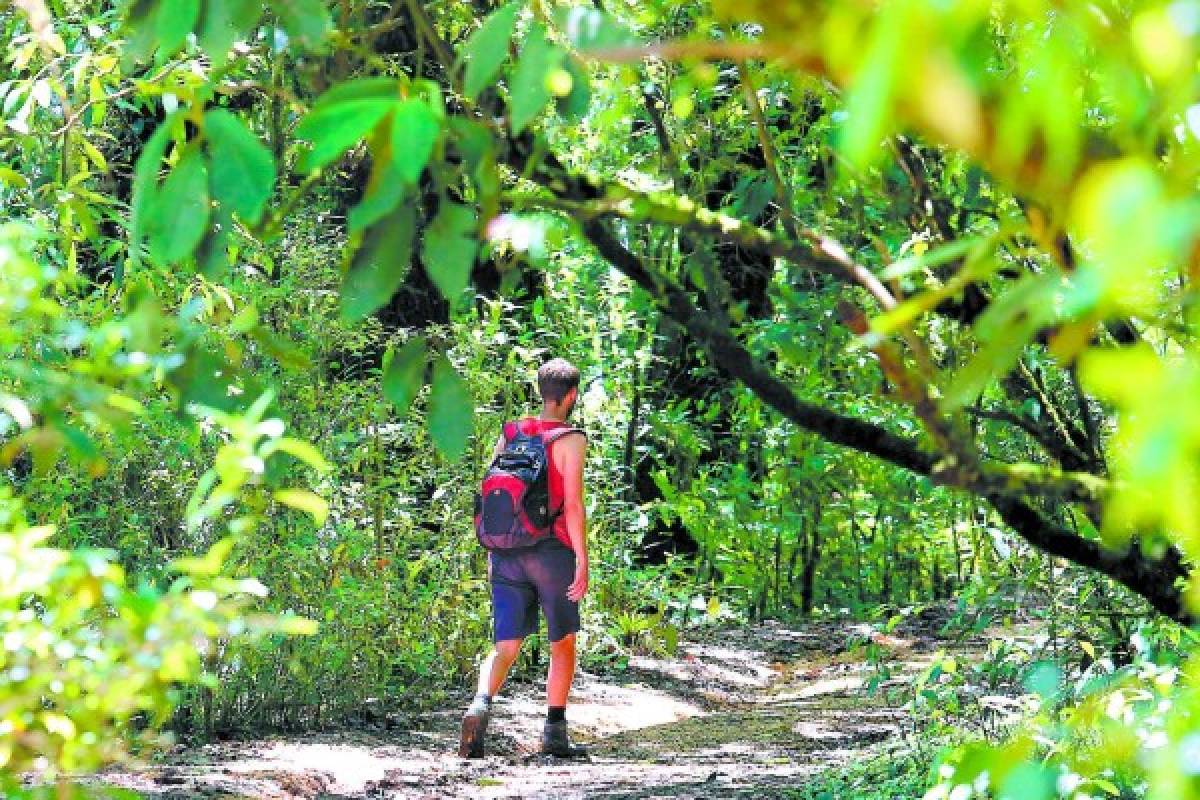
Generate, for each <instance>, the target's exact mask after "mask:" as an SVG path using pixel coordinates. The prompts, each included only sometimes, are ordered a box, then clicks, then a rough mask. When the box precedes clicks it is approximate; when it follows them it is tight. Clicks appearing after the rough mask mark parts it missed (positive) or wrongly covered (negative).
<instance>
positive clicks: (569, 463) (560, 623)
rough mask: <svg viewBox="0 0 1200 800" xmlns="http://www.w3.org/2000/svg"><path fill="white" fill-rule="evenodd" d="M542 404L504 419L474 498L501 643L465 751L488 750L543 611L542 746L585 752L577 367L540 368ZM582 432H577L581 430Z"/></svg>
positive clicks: (555, 751) (487, 667) (488, 663)
mask: <svg viewBox="0 0 1200 800" xmlns="http://www.w3.org/2000/svg"><path fill="white" fill-rule="evenodd" d="M538 393H539V394H540V395H541V399H542V413H541V415H540V416H538V417H536V418H535V417H525V418H523V419H520V420H515V421H510V422H506V423H505V424H504V428H503V430H502V432H501V434H500V438H499V439H498V440H497V441H496V447H495V449H494V450H493V452H492V460H491V466H490V467H489V469H488V472H487V474H486V475H485V477H484V481H483V486H482V489H481V492H480V496H479V498H478V499H477V504H476V534H477V536H478V537H479V540H480V543H481V544H483V546H484V547H486V548H488V550H489V552H488V580H489V582H490V584H491V588H492V623H493V640H494V642H495V646H494V647H493V648H492V651H491V652H490V653H489V654H488V656H487V657H486V658H485V659H484V660H483V664H482V666H481V667H480V670H479V683H478V687H477V691H476V694H475V698H474V700H473V701H472V702H471V705H470V707H468V708H467V711H466V714H465V715H464V716H463V721H462V738H461V741H460V744H459V751H458V754H459V755H460V756H462V757H464V758H481V757H483V740H484V734H485V733H486V731H487V724H488V718H489V716H490V713H491V707H492V699H493V698H494V697H495V696H496V694H497V693H498V692H499V691H500V687H501V686H502V685H503V684H504V679H505V677H506V676H507V675H508V671H509V668H510V667H512V665H513V662H514V661H516V658H517V654H518V653H519V652H520V651H521V642H522V641H524V639H525V637H526V636H528V635H530V634H531V633H534V632H535V631H536V630H537V626H538V606H541V609H542V612H543V613H544V614H545V616H546V628H547V633H548V636H549V639H550V671H549V674H548V675H547V677H546V705H547V709H546V723H545V727H544V728H543V731H542V750H541V751H542V752H543V753H546V754H549V755H555V756H564V757H575V756H582V755H585V750H584V749H583V748H582V747H579V746H576V745H573V744H571V742H570V739H569V737H568V736H567V720H566V706H567V694H568V693H569V691H570V689H571V680H572V679H573V678H574V676H575V634H576V632H577V631H578V630H579V601H580V600H581V599H582V598H583V596H584V594H585V593H586V592H587V588H588V550H587V537H586V533H587V528H586V523H587V519H586V516H585V512H584V508H583V459H584V450H585V448H586V446H587V437H586V434H584V432H583V431H581V430H579V429H578V428H573V427H571V426H570V425H568V424H567V422H566V420H567V418H568V417H569V416H570V415H571V411H572V410H573V409H574V407H575V402H576V400H577V399H578V395H579V370H578V369H576V368H575V367H574V366H573V365H571V363H570V362H568V361H566V360H564V359H561V358H555V359H553V360H551V361H548V362H546V363H545V364H543V365H542V367H541V368H540V369H539V370H538ZM576 434H578V435H576Z"/></svg>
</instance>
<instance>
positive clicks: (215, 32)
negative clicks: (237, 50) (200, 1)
mask: <svg viewBox="0 0 1200 800" xmlns="http://www.w3.org/2000/svg"><path fill="white" fill-rule="evenodd" d="M262 13H263V5H262V4H261V3H256V2H254V0H206V2H205V4H204V10H203V12H202V13H201V16H200V27H199V31H198V32H197V34H196V38H197V40H198V42H199V44H200V47H201V49H203V50H204V52H206V53H208V57H209V59H210V60H211V61H212V65H213V66H214V67H220V66H223V65H224V64H225V62H226V59H227V57H228V55H229V48H230V47H232V46H233V43H234V42H236V41H237V40H238V39H239V38H246V37H248V36H249V34H250V29H251V28H253V27H254V24H255V23H256V22H258V18H259V17H260V16H262Z"/></svg>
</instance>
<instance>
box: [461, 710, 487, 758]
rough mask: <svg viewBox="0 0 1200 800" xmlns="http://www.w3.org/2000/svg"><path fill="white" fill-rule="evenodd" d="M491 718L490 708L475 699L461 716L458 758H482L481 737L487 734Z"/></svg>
mask: <svg viewBox="0 0 1200 800" xmlns="http://www.w3.org/2000/svg"><path fill="white" fill-rule="evenodd" d="M491 716H492V711H491V707H490V706H489V705H488V704H487V703H485V702H483V701H482V700H480V699H479V698H478V697H477V698H475V702H473V703H471V705H470V706H469V707H468V708H467V713H465V714H463V720H462V738H461V739H460V740H459V744H458V756H459V758H483V736H484V734H485V733H487V725H488V719H489V718H490V717H491Z"/></svg>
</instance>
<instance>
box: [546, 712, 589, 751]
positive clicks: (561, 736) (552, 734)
mask: <svg viewBox="0 0 1200 800" xmlns="http://www.w3.org/2000/svg"><path fill="white" fill-rule="evenodd" d="M542 754H543V755H548V756H558V757H560V758H582V757H584V756H586V755H587V749H586V748H584V747H580V746H579V745H575V744H571V740H570V739H569V738H568V737H567V721H566V720H563V721H562V722H546V727H544V728H543V729H542Z"/></svg>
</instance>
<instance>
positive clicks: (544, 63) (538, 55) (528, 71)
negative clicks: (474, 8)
mask: <svg viewBox="0 0 1200 800" xmlns="http://www.w3.org/2000/svg"><path fill="white" fill-rule="evenodd" d="M562 58H563V52H562V50H560V49H559V48H558V47H557V46H556V45H555V44H554V43H552V42H551V41H550V40H549V39H547V38H546V29H545V27H543V26H542V25H540V24H537V25H534V26H533V27H531V28H530V29H529V33H528V34H526V35H525V43H524V47H523V48H522V50H521V57H520V58H519V59H518V60H517V66H516V69H514V70H513V76H512V92H511V96H510V97H509V101H508V102H509V124H510V125H511V126H512V131H513V133H514V134H519V133H520V132H521V131H523V130H525V128H526V127H527V126H528V125H529V123H531V122H533V121H534V120H535V119H537V116H538V114H540V113H541V111H542V109H543V108H545V107H546V103H547V102H549V100H550V96H551V95H550V89H549V87H547V86H546V76H547V74H548V73H549V72H550V71H551V70H555V69H558V68H559V66H560V65H561V63H562Z"/></svg>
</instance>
